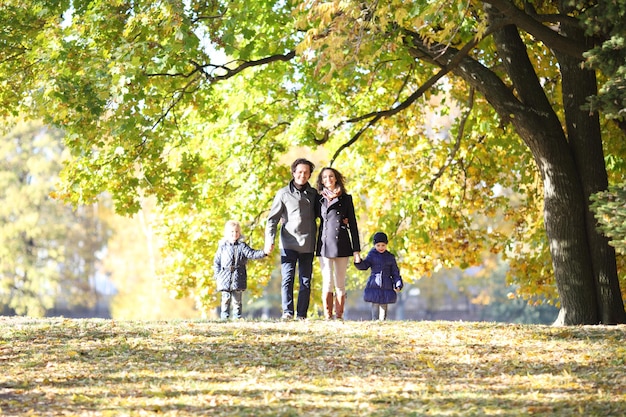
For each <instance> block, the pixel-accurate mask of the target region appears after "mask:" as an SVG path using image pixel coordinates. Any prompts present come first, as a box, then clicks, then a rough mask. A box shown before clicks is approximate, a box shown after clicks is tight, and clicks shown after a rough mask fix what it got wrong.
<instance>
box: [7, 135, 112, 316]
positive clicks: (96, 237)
mask: <svg viewBox="0 0 626 417" xmlns="http://www.w3.org/2000/svg"><path fill="white" fill-rule="evenodd" d="M62 136H63V135H62V132H60V131H58V130H55V129H50V128H47V127H45V126H43V125H41V124H39V123H17V124H16V125H15V127H14V128H13V129H11V130H10V131H9V132H8V133H7V134H5V135H4V136H3V137H2V138H1V140H0V306H1V307H0V309H2V308H4V309H7V310H8V311H13V312H15V313H16V314H20V315H22V314H23V315H30V316H43V315H45V314H46V312H47V311H48V310H51V309H53V308H55V307H56V306H62V307H63V308H68V307H69V308H71V307H73V306H88V307H89V306H92V305H93V304H94V303H95V302H96V300H97V294H95V281H94V280H95V277H96V267H97V263H98V261H99V260H98V251H100V250H101V249H102V248H103V247H104V245H105V244H106V240H107V238H108V231H107V229H106V225H104V224H103V223H102V222H101V221H100V219H99V218H98V213H97V206H85V207H81V208H80V209H78V210H73V209H72V207H71V206H69V205H66V204H64V203H63V202H61V201H58V200H55V199H53V198H51V197H50V195H49V194H50V193H51V192H52V191H53V190H54V186H55V184H56V182H57V181H58V178H59V177H58V175H59V172H60V171H61V164H62V161H63V159H64V157H65V156H66V155H65V154H64V147H63V144H62Z"/></svg>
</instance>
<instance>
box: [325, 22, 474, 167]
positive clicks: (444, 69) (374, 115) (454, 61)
mask: <svg viewBox="0 0 626 417" xmlns="http://www.w3.org/2000/svg"><path fill="white" fill-rule="evenodd" d="M405 34H407V35H410V37H411V38H414V37H417V38H420V39H421V37H420V36H419V35H418V34H417V33H414V32H411V31H408V30H407V31H405ZM481 40H482V38H480V39H478V38H474V39H473V40H472V41H471V42H468V43H467V44H466V45H465V46H464V47H463V48H462V49H461V50H459V51H458V52H457V53H456V54H455V55H454V56H453V57H452V58H451V59H449V60H448V62H447V63H446V65H441V64H439V63H438V62H437V61H434V60H433V61H432V63H435V64H438V65H439V66H440V68H441V69H440V71H439V72H437V74H435V75H433V76H432V77H430V78H429V79H428V80H427V81H426V82H425V83H424V84H422V85H421V86H420V87H419V88H418V89H417V90H416V91H415V92H414V93H413V94H411V95H410V96H409V97H408V98H407V99H406V100H404V101H403V102H402V103H400V104H399V105H398V106H396V107H393V108H391V109H387V110H382V111H376V112H371V113H367V114H364V115H361V116H357V117H354V118H352V119H347V120H344V121H342V122H340V123H339V124H337V125H336V126H335V127H333V129H332V130H335V129H337V128H338V127H340V126H341V125H344V124H348V123H358V122H361V121H363V120H367V119H371V120H370V121H369V122H368V123H367V125H365V126H364V127H363V128H361V129H360V130H359V131H358V132H357V133H356V134H355V135H354V136H352V138H350V140H349V141H347V142H346V143H344V144H343V145H341V146H340V147H339V148H338V149H337V151H336V152H335V154H334V155H333V157H332V158H331V160H330V166H332V165H333V162H334V161H335V160H336V159H337V157H338V156H339V154H340V153H341V152H342V151H343V150H344V149H346V148H348V147H350V146H351V145H352V144H353V143H355V142H356V141H357V140H358V139H359V138H360V137H361V135H362V134H363V133H364V132H365V131H366V130H367V129H369V128H370V127H372V126H374V125H375V124H376V123H377V122H378V121H379V120H380V119H382V118H383V117H391V116H393V115H395V114H397V113H399V112H401V111H402V110H404V109H406V108H408V107H409V106H410V105H411V104H413V103H414V102H415V101H416V100H417V99H418V98H420V97H421V96H422V95H423V94H424V93H425V92H426V91H428V89H430V88H431V87H432V86H434V85H435V84H436V83H437V82H438V81H439V80H440V79H441V78H442V77H443V76H444V75H446V74H447V73H448V72H450V71H451V70H452V69H453V68H454V67H455V66H457V65H458V64H459V63H460V62H461V60H462V59H463V58H465V57H466V56H467V55H468V54H469V53H470V51H471V50H472V49H473V48H474V47H475V46H476V45H477V44H478V43H479V42H480V41H481ZM328 136H329V132H328V131H327V132H326V133H325V135H324V137H326V138H327V137H328Z"/></svg>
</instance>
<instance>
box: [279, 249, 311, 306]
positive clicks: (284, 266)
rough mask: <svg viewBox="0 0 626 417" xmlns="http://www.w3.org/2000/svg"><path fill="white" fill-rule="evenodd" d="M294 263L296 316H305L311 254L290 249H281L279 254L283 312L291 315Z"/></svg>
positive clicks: (307, 301)
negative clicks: (296, 286) (297, 285)
mask: <svg viewBox="0 0 626 417" xmlns="http://www.w3.org/2000/svg"><path fill="white" fill-rule="evenodd" d="M296 263H297V264H298V277H299V278H300V288H299V289H298V306H297V309H296V313H297V316H298V317H303V318H304V317H306V315H307V311H308V310H309V300H310V298H311V275H312V274H313V254H312V253H300V252H298V251H295V250H291V249H283V250H282V251H281V256H280V272H281V274H282V280H281V284H280V287H281V291H280V295H281V298H282V307H283V314H289V315H291V316H293V313H294V310H293V286H294V282H295V278H296Z"/></svg>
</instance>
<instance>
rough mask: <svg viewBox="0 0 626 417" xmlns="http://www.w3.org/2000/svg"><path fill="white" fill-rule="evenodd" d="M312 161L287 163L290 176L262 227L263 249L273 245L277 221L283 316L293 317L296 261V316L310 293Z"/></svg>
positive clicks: (303, 310) (313, 198) (313, 229)
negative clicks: (298, 281)
mask: <svg viewBox="0 0 626 417" xmlns="http://www.w3.org/2000/svg"><path fill="white" fill-rule="evenodd" d="M314 168H315V165H313V163H312V162H311V161H308V160H306V159H304V158H299V159H296V160H295V161H294V162H293V164H291V175H292V177H293V178H292V180H291V181H290V182H289V184H288V185H287V186H286V187H284V188H281V189H280V190H279V191H278V193H277V194H276V196H275V197H274V202H273V203H272V207H271V208H270V212H269V215H268V217H267V225H266V228H265V252H266V253H269V252H271V251H272V250H273V249H274V240H275V238H276V230H277V228H278V224H279V223H280V224H281V227H280V264H281V268H280V269H281V275H282V280H281V299H282V309H283V315H282V319H283V320H291V319H293V317H294V303H293V287H294V282H295V276H296V264H297V265H298V276H299V279H300V288H299V290H298V304H297V306H296V309H295V313H296V317H297V318H298V319H301V320H304V319H305V318H306V316H307V311H308V309H309V300H310V296H311V275H312V272H313V256H314V252H315V244H316V232H317V225H316V223H315V219H316V213H317V210H316V204H319V201H318V200H319V199H318V194H317V191H316V190H315V189H314V188H313V187H311V185H309V178H311V174H312V173H313V169H314Z"/></svg>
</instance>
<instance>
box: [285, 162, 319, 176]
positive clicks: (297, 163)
mask: <svg viewBox="0 0 626 417" xmlns="http://www.w3.org/2000/svg"><path fill="white" fill-rule="evenodd" d="M301 164H305V165H308V166H309V168H311V174H312V173H313V170H314V169H315V165H314V164H313V162H311V161H309V160H308V159H304V158H298V159H296V160H295V161H293V164H291V172H292V173H294V172H296V167H297V166H298V165H301Z"/></svg>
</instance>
